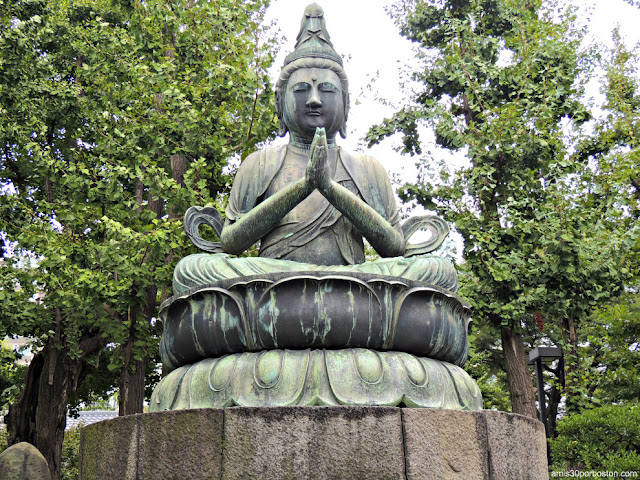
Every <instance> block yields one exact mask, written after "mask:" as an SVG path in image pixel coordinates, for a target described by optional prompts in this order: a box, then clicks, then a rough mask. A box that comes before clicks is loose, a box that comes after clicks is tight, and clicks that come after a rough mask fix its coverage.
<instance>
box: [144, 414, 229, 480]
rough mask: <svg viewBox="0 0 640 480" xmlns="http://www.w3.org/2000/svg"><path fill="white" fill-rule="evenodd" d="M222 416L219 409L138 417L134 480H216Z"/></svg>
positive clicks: (219, 457)
mask: <svg viewBox="0 0 640 480" xmlns="http://www.w3.org/2000/svg"><path fill="white" fill-rule="evenodd" d="M223 416H224V412H223V410H222V409H215V410H214V409H208V410H177V411H171V412H164V413H162V414H157V413H150V414H148V415H140V416H139V418H138V428H139V430H138V432H139V435H138V438H139V444H138V476H137V477H135V478H136V480H167V479H172V478H175V479H176V480H178V479H179V480H219V479H220V473H221V470H220V465H221V459H222V438H223V437H222V435H223V433H222V426H223ZM177 465H180V469H179V470H176V466H177Z"/></svg>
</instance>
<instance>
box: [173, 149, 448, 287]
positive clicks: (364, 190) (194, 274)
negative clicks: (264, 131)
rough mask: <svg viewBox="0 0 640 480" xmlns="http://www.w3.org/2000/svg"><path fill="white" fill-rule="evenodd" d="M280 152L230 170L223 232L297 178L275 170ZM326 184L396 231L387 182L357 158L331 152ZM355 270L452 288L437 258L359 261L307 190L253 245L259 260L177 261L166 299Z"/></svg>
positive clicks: (360, 247)
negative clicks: (247, 279)
mask: <svg viewBox="0 0 640 480" xmlns="http://www.w3.org/2000/svg"><path fill="white" fill-rule="evenodd" d="M289 150H292V151H289ZM295 154H296V151H295V150H294V149H292V148H291V147H288V146H282V147H276V148H269V149H265V150H262V151H261V152H256V153H254V154H252V155H250V156H248V157H247V159H246V160H245V161H244V162H243V163H242V165H241V166H240V168H239V169H238V173H237V175H236V178H235V180H234V183H233V187H232V190H231V195H230V198H229V204H228V207H227V209H226V212H225V213H226V217H227V219H226V222H225V226H226V225H229V224H230V223H232V222H235V221H238V220H239V219H240V218H241V217H242V216H243V215H244V214H246V213H247V212H249V211H250V210H251V209H253V208H254V207H255V206H256V205H257V204H258V203H260V202H261V201H262V200H264V199H265V198H268V197H269V196H271V195H273V194H274V193H275V192H276V191H278V190H279V189H280V188H282V187H284V186H286V185H287V184H289V183H291V182H293V181H296V180H298V178H300V176H299V175H300V172H294V173H293V176H294V177H296V176H297V178H289V176H290V173H291V172H289V171H287V170H286V169H283V164H284V163H285V158H286V156H287V155H295ZM333 179H334V181H336V182H337V183H339V184H340V185H342V186H343V187H345V188H346V189H348V190H350V191H351V192H352V193H354V194H355V195H357V196H358V197H360V198H361V199H362V200H363V201H364V202H365V203H367V204H368V205H369V206H370V207H372V208H373V209H374V210H375V211H376V212H378V213H379V214H380V215H381V216H382V217H383V218H384V219H385V220H387V221H388V222H389V223H390V224H391V225H392V226H393V227H394V228H395V229H396V230H398V231H399V232H402V230H401V228H400V215H399V212H398V207H397V204H396V201H395V197H394V195H393V190H392V188H391V184H390V182H389V178H388V176H387V174H386V172H385V171H384V168H383V167H382V166H381V165H380V163H379V162H378V161H377V160H375V159H374V158H372V157H369V156H367V155H364V154H351V153H349V152H346V151H344V150H342V149H338V152H337V158H336V165H335V172H334V174H333ZM301 271H305V272H309V271H332V272H334V271H335V272H336V273H348V272H349V271H362V272H368V273H377V274H381V275H390V276H397V277H401V278H409V279H412V280H419V281H424V282H428V283H433V284H436V285H439V286H441V287H444V288H447V289H449V290H452V291H456V290H457V275H456V272H455V269H454V268H453V265H452V264H451V263H450V262H449V261H447V260H445V259H442V258H440V257H436V256H433V255H425V256H420V257H413V258H402V257H397V258H388V259H379V260H375V261H370V262H365V255H364V244H363V240H362V234H361V233H360V232H359V231H358V230H357V228H356V227H355V226H354V225H353V224H352V223H351V222H350V221H349V220H348V219H347V218H346V217H344V216H343V215H342V213H341V212H340V211H339V210H337V209H336V208H335V207H333V205H331V204H330V203H329V202H328V201H327V200H326V199H325V198H324V197H322V195H321V194H320V193H319V192H317V191H314V192H313V193H312V194H311V195H310V196H309V197H307V199H305V200H304V201H303V202H301V203H300V204H299V205H298V206H296V207H295V208H294V209H293V210H292V211H291V212H289V213H288V214H287V215H285V216H284V217H283V218H282V219H281V221H280V222H279V223H278V224H277V225H276V227H275V228H274V229H273V230H272V231H271V232H269V233H268V234H267V235H266V236H265V237H264V238H263V239H261V244H260V253H259V257H258V258H255V257H251V258H232V257H230V256H229V255H227V254H213V255H212V254H196V255H190V256H188V257H186V258H184V259H182V260H181V261H180V262H179V263H178V265H177V266H176V269H175V271H174V281H173V289H174V294H176V293H179V292H181V291H184V290H187V289H191V288H197V287H199V286H204V285H206V284H209V283H212V282H215V281H216V280H223V279H227V278H234V277H241V276H249V275H257V274H268V273H277V272H301Z"/></svg>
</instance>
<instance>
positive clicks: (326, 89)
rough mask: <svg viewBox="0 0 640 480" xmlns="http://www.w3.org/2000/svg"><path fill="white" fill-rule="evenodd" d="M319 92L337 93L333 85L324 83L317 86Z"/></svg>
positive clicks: (336, 88)
mask: <svg viewBox="0 0 640 480" xmlns="http://www.w3.org/2000/svg"><path fill="white" fill-rule="evenodd" d="M318 88H319V90H320V91H321V92H332V93H338V87H336V86H335V85H334V84H333V83H329V82H324V83H321V84H320V85H319V86H318Z"/></svg>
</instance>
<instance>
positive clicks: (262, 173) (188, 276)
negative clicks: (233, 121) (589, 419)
mask: <svg viewBox="0 0 640 480" xmlns="http://www.w3.org/2000/svg"><path fill="white" fill-rule="evenodd" d="M276 89H277V90H276V111H277V114H278V118H279V119H280V135H285V134H286V133H287V132H288V133H289V143H288V145H286V146H283V147H278V148H269V149H265V150H263V151H261V152H256V153H253V154H251V155H249V156H248V157H247V158H246V159H245V160H244V162H243V163H242V165H241V166H240V168H239V170H238V173H237V175H236V178H235V181H234V183H233V187H232V190H231V195H230V198H229V205H228V207H227V209H226V220H225V221H224V224H223V222H222V219H221V217H220V215H219V213H218V212H217V211H216V210H215V209H213V208H201V207H192V208H190V209H189V210H188V211H187V213H186V215H185V230H186V231H187V234H188V235H189V236H190V237H191V239H192V240H193V242H194V243H195V244H196V245H197V246H198V247H200V248H201V249H203V250H205V251H208V252H211V253H205V254H196V255H190V256H188V257H186V258H184V259H182V260H181V261H180V262H179V263H178V265H177V266H176V269H175V271H174V278H173V293H174V296H173V297H172V298H171V299H169V300H167V301H166V302H165V303H164V304H163V305H162V306H161V310H160V318H161V323H162V325H163V328H164V331H163V334H162V339H161V342H160V354H161V357H162V361H163V365H164V367H165V369H166V370H167V371H170V373H169V374H168V375H167V376H166V377H165V378H164V379H163V380H162V381H161V382H160V383H159V384H158V386H157V387H156V389H155V391H154V394H153V396H152V399H151V405H150V410H151V411H158V410H166V409H182V408H201V407H227V406H233V405H245V406H284V405H403V406H409V407H433V408H455V409H467V410H477V409H479V408H481V407H482V399H481V396H480V391H479V389H478V386H477V385H476V384H475V382H474V381H473V380H472V379H471V378H470V377H469V376H468V375H467V374H466V373H465V372H464V370H462V369H461V368H460V366H461V365H463V364H464V362H465V361H466V359H467V354H468V346H467V328H468V325H469V322H470V315H469V307H468V306H467V304H466V303H465V302H464V300H463V299H461V298H460V297H458V296H457V295H456V293H455V292H456V291H457V276H456V272H455V269H454V267H453V265H452V264H451V263H450V262H449V261H447V260H446V259H443V258H441V257H437V256H434V255H427V254H428V253H429V252H431V251H433V250H435V249H436V248H437V247H438V246H439V245H440V244H441V243H442V241H443V239H444V238H445V237H446V235H447V233H448V231H449V230H448V226H447V224H446V223H445V222H444V221H442V220H440V219H438V218H436V217H418V218H412V219H409V220H407V221H405V222H404V223H403V224H401V223H400V216H399V214H398V207H397V205H396V201H395V198H394V195H393V191H392V189H391V185H390V182H389V178H388V177H387V174H386V173H385V171H384V169H383V168H382V166H381V165H380V164H379V163H378V162H377V161H376V160H375V159H374V158H372V157H369V156H367V155H362V154H352V153H349V152H346V151H344V150H342V149H341V148H339V147H338V146H337V145H336V141H335V139H336V135H337V134H338V133H340V134H341V136H342V137H344V136H345V129H346V121H347V116H348V111H349V87H348V82H347V77H346V74H345V72H344V69H343V67H342V59H341V58H340V56H339V55H338V54H337V53H336V52H335V50H334V49H333V45H332V44H331V40H330V38H329V33H328V32H327V29H326V25H325V22H324V16H323V12H322V9H321V8H320V7H319V6H318V5H316V4H312V5H310V6H308V7H307V8H306V10H305V15H304V17H303V21H302V27H301V30H300V33H299V35H298V39H297V43H296V48H295V50H294V52H293V53H291V54H290V55H289V56H288V57H287V58H286V60H285V64H284V67H283V69H282V72H281V74H280V78H279V80H278V82H277V85H276ZM201 223H208V224H210V225H211V226H212V227H214V229H215V230H216V231H217V232H218V234H219V236H220V240H221V242H220V243H213V242H208V241H205V240H203V239H202V238H201V237H200V235H199V233H198V226H199V225H200V224H201ZM420 228H422V229H425V228H426V229H428V230H430V231H431V233H432V236H431V238H430V239H429V240H428V241H426V242H424V243H422V244H419V245H411V244H408V243H406V238H408V237H410V236H411V234H412V233H413V232H414V231H416V230H417V229H420ZM365 238H366V239H367V240H368V242H369V243H370V244H371V245H372V246H373V248H374V249H375V250H376V251H377V252H378V253H379V254H380V256H381V257H385V258H381V259H379V260H376V261H365V254H364V243H363V239H365ZM257 241H259V242H260V251H259V257H257V258H256V257H251V258H234V257H232V256H231V255H230V254H240V253H242V252H243V251H244V250H246V249H247V248H249V247H251V246H252V245H253V244H254V243H256V242H257Z"/></svg>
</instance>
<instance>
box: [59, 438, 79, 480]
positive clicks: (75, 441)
mask: <svg viewBox="0 0 640 480" xmlns="http://www.w3.org/2000/svg"><path fill="white" fill-rule="evenodd" d="M80 432H81V427H74V428H70V429H69V430H67V431H66V432H65V433H64V443H63V444H62V467H61V471H60V480H78V475H79V473H80V472H79V468H80Z"/></svg>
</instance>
